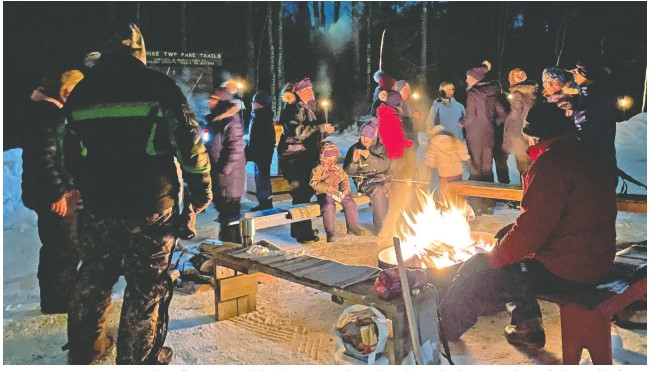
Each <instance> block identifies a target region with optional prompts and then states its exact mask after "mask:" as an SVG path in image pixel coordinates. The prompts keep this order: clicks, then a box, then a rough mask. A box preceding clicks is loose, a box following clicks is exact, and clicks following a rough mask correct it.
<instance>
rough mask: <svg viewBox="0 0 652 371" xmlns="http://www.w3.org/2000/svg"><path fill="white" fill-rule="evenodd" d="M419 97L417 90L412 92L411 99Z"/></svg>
mask: <svg viewBox="0 0 652 371" xmlns="http://www.w3.org/2000/svg"><path fill="white" fill-rule="evenodd" d="M419 98H421V95H419V93H417V92H414V93H412V99H414V100H419Z"/></svg>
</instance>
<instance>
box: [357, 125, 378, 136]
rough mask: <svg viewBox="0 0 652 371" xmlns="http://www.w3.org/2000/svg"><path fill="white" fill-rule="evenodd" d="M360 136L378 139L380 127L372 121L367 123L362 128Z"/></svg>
mask: <svg viewBox="0 0 652 371" xmlns="http://www.w3.org/2000/svg"><path fill="white" fill-rule="evenodd" d="M360 136H361V137H367V138H373V139H376V137H377V136H378V127H377V126H376V125H373V124H371V123H366V124H364V125H362V127H361V128H360Z"/></svg>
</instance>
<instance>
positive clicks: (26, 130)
mask: <svg viewBox="0 0 652 371" xmlns="http://www.w3.org/2000/svg"><path fill="white" fill-rule="evenodd" d="M31 100H32V102H30V108H29V116H28V117H27V120H26V122H25V125H24V127H23V138H24V139H23V179H22V183H21V187H22V191H23V192H22V198H23V203H24V204H25V206H27V207H28V208H30V209H32V210H42V209H44V208H47V209H49V207H50V204H52V203H53V202H55V201H57V200H59V199H60V198H61V197H62V196H63V195H64V194H65V193H66V192H67V191H70V190H72V179H71V178H70V177H69V176H68V174H66V173H65V172H64V164H63V163H62V162H58V161H60V160H61V159H60V158H58V157H57V151H58V150H59V149H60V148H62V139H63V133H62V132H57V129H58V128H59V127H60V125H61V123H62V122H63V120H64V113H63V111H62V110H61V109H60V108H59V106H58V105H57V103H58V102H53V99H52V98H49V97H47V96H45V95H43V94H42V93H40V92H38V91H35V92H34V94H32V97H31ZM58 104H59V105H60V103H58ZM61 128H63V127H61ZM50 134H56V138H49V137H48V136H49V135H50Z"/></svg>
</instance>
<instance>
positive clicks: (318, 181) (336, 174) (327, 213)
mask: <svg viewBox="0 0 652 371" xmlns="http://www.w3.org/2000/svg"><path fill="white" fill-rule="evenodd" d="M339 154H340V150H339V149H338V148H337V146H336V145H335V143H333V142H329V141H326V142H324V143H322V148H321V152H320V154H319V161H320V162H319V165H317V166H316V167H315V168H314V169H312V176H311V177H310V186H311V187H312V188H313V189H314V190H315V193H317V201H319V206H320V208H321V215H322V217H323V218H324V229H325V230H326V241H327V242H334V241H335V210H336V209H335V201H337V202H339V203H340V204H342V208H344V217H345V218H346V229H347V233H351V234H354V235H356V236H362V235H364V230H363V229H362V228H360V227H359V226H358V205H357V204H356V203H355V201H354V200H353V198H351V185H349V176H348V175H346V173H345V172H344V170H342V168H341V167H339V166H337V157H338V156H339Z"/></svg>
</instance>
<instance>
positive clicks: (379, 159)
mask: <svg viewBox="0 0 652 371" xmlns="http://www.w3.org/2000/svg"><path fill="white" fill-rule="evenodd" d="M377 138H378V128H377V127H376V126H375V125H373V124H371V123H368V124H365V125H363V126H362V127H361V128H360V139H359V140H358V142H356V143H355V144H354V145H352V146H351V148H349V150H348V151H347V153H346V158H345V159H344V171H346V173H347V174H349V175H350V176H351V177H353V183H354V184H355V187H356V188H357V190H358V192H361V193H363V194H365V195H367V196H369V198H370V199H371V210H372V217H373V223H374V232H375V233H376V234H378V233H380V230H381V228H382V226H383V222H384V219H385V215H387V204H388V199H387V191H388V186H389V181H390V177H391V175H390V174H389V157H388V155H387V149H385V146H384V145H383V144H382V143H380V142H379V141H378V140H377Z"/></svg>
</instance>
